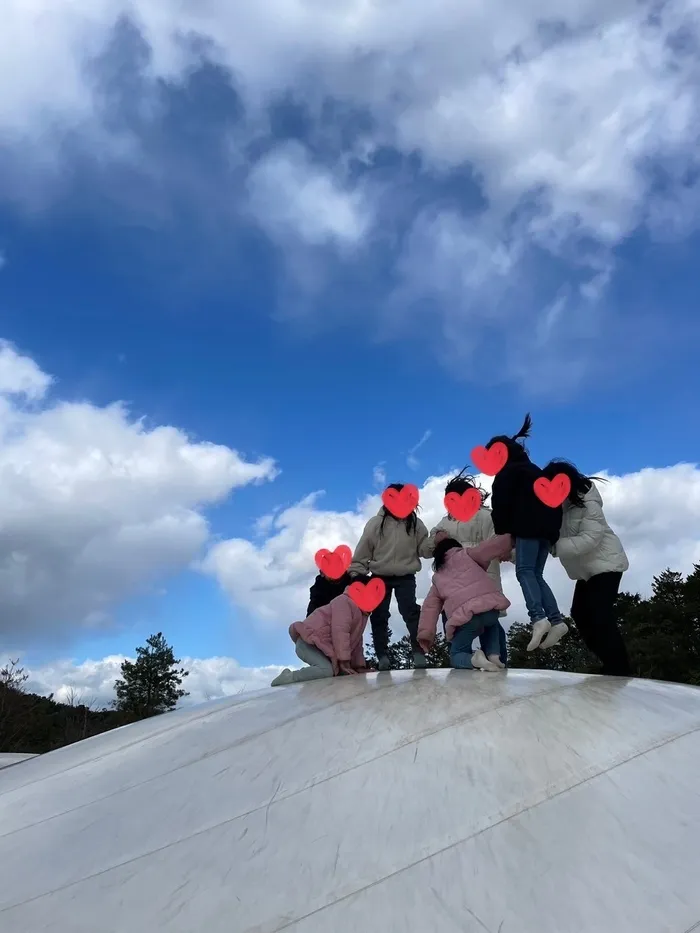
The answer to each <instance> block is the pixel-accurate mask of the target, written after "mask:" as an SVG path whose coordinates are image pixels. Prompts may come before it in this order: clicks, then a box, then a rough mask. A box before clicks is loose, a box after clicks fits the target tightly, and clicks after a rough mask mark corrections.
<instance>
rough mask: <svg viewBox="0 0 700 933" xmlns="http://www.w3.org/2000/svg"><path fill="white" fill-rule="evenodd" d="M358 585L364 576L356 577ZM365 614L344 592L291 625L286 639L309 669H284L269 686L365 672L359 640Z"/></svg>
mask: <svg viewBox="0 0 700 933" xmlns="http://www.w3.org/2000/svg"><path fill="white" fill-rule="evenodd" d="M356 579H358V580H359V581H360V582H361V583H367V582H368V581H369V577H368V576H362V577H356ZM367 619H368V614H367V613H366V612H363V611H362V610H361V609H360V607H359V606H358V605H357V604H356V603H355V602H353V600H352V599H350V597H349V596H348V595H347V591H346V592H345V593H341V594H340V596H336V597H335V599H332V600H331V601H330V603H328V605H327V606H321V607H319V608H318V609H315V610H314V611H313V612H312V613H311V615H310V616H308V617H307V618H306V619H305V620H304V622H293V623H292V624H291V625H290V627H289V636H290V638H291V639H292V641H293V642H294V643H295V644H296V653H297V657H298V658H300V659H301V660H302V661H304V662H305V663H306V664H308V665H309V667H303V668H302V669H301V670H299V671H290V669H289V668H288V667H286V668H285V669H284V670H283V671H282V672H281V673H280V674H279V675H278V676H277V677H275V679H274V680H273V681H272V683H271V684H270V686H271V687H279V686H282V685H283V684H291V683H300V682H302V681H306V680H320V679H321V678H323V677H337V675H338V674H362V673H365V672H366V670H367V662H366V661H365V655H364V651H363V650H362V638H363V635H364V632H365V628H366V627H367Z"/></svg>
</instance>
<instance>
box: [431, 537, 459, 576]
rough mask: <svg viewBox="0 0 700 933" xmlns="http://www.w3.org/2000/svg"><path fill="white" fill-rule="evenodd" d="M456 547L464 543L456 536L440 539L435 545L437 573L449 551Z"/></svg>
mask: <svg viewBox="0 0 700 933" xmlns="http://www.w3.org/2000/svg"><path fill="white" fill-rule="evenodd" d="M455 547H459V548H461V547H462V545H461V544H460V543H459V541H456V540H455V539H454V538H443V539H442V541H439V542H438V543H437V544H436V545H435V550H434V551H433V570H434V571H435V573H437V572H438V570H440V569H441V568H442V566H443V565H444V563H445V557H446V556H447V552H448V551H451V550H452V548H455Z"/></svg>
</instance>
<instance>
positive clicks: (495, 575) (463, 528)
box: [421, 473, 508, 666]
mask: <svg viewBox="0 0 700 933" xmlns="http://www.w3.org/2000/svg"><path fill="white" fill-rule="evenodd" d="M468 489H478V490H479V493H480V494H481V508H480V509H479V511H478V512H477V513H476V515H475V516H474V517H473V518H471V519H470V520H469V521H468V522H461V521H459V520H458V519H456V518H452V516H451V515H449V514H447V515H445V516H444V517H443V518H442V519H440V521H439V522H438V524H437V525H436V526H435V527H434V528H433V529H432V531H431V532H430V537H429V538H428V540H427V541H426V543H425V546H424V549H423V551H422V553H421V556H422V557H432V556H433V552H434V550H435V536H436V535H437V533H438V532H440V531H444V532H445V533H446V534H447V535H448V537H450V538H454V540H455V541H459V543H460V544H461V545H462V547H476V545H477V544H481V542H482V541H488V540H489V538H493V536H494V534H495V532H494V530H493V521H492V519H491V510H490V509H487V508H486V500H487V499H488V497H489V494H488V493H487V492H484V490H483V489H480V488H479V487H478V486H477V485H476V481H475V480H474V477H472V476H469V475H466V476H464V475H462V474H461V473H460V474H459V476H455V477H454V478H453V479H451V480H450V481H449V483H448V484H447V485H446V486H445V495H446V496H447V495H448V494H449V493H451V492H454V493H457V495H459V496H461V495H462V494H463V493H465V492H466V491H467V490H468ZM487 573H488V575H489V576H490V577H491V579H492V580H493V582H494V584H495V585H496V587H497V589H498V592H499V593H503V585H502V583H501V564H500V561H498V560H492V561H491V563H490V564H489V568H488V570H487ZM505 615H506V612H505V611H503V612H501V613H500V616H501V618H502V617H503V616H505ZM442 621H443V624H444V625H446V624H447V616H446V615H445V613H444V612H443V614H442ZM498 640H499V646H500V654H499V656H500V659H501V662H502V663H503V664H505V665H506V666H507V664H508V643H507V639H506V633H505V630H504V629H503V626H502V625H501V624H500V623H499V626H498Z"/></svg>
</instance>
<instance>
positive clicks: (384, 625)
mask: <svg viewBox="0 0 700 933" xmlns="http://www.w3.org/2000/svg"><path fill="white" fill-rule="evenodd" d="M382 579H383V580H384V584H385V586H386V593H385V594H384V599H383V600H382V601H381V602H380V603H379V605H378V606H377V608H376V609H375V610H374V612H373V613H372V615H371V616H370V622H371V623H372V643H373V645H374V653H375V654H376V656H377V660H378V661H380V662H381V660H382V658H386V654H387V649H388V647H389V605H390V603H391V591H392V586H391V579H392V578H391V577H383V578H382Z"/></svg>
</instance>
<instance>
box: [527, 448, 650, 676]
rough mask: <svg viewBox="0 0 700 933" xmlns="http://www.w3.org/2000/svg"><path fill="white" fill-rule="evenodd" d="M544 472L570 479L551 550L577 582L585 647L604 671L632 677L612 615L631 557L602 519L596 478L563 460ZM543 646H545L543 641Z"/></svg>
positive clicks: (577, 619)
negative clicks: (557, 533) (568, 491)
mask: <svg viewBox="0 0 700 933" xmlns="http://www.w3.org/2000/svg"><path fill="white" fill-rule="evenodd" d="M543 472H544V473H545V476H547V477H548V478H549V479H550V480H551V479H552V478H553V477H554V476H556V475H557V474H559V473H564V474H566V476H568V477H569V479H570V480H571V492H570V493H569V495H568V497H567V499H566V501H565V502H564V517H563V521H562V526H561V534H560V537H559V540H558V541H557V543H556V544H555V546H554V548H553V551H552V552H553V554H554V556H555V557H558V558H559V560H560V561H561V564H562V566H563V567H564V570H566V572H567V574H568V575H569V577H570V578H571V579H572V580H576V587H575V588H574V598H573V602H572V604H571V618H572V619H573V620H574V623H575V624H576V628H577V629H578V631H579V633H580V635H581V638H582V639H583V641H584V642H585V644H586V646H587V647H588V649H589V650H590V651H591V652H592V653H593V654H594V655H596V657H597V658H598V659H599V660H600V661H601V662H602V665H603V669H602V673H603V674H609V675H611V676H617V677H630V676H631V675H632V669H631V666H630V662H629V657H628V655H627V648H626V647H625V642H624V639H623V638H622V634H621V633H620V630H619V628H618V626H617V621H616V618H615V600H616V598H617V594H618V592H619V589H620V581H621V580H622V574H623V573H624V572H625V571H626V570H628V569H629V561H628V559H627V555H626V554H625V550H624V548H623V546H622V542H621V541H620V539H619V538H618V536H617V535H616V534H615V532H614V531H613V530H612V528H611V527H610V525H608V523H607V521H606V519H605V514H604V513H603V500H602V498H601V495H600V493H599V492H598V489H597V487H596V485H595V483H594V482H593V480H596V479H599V477H591V476H584V475H583V474H582V473H579V471H578V470H577V469H576V467H575V466H573V464H571V463H568V462H567V461H566V460H552V461H551V462H550V463H548V464H547V466H546V467H545V468H544V471H543ZM562 624H563V623H562ZM552 631H553V630H552ZM550 634H552V633H550ZM547 638H549V635H548V636H547ZM542 647H543V648H546V647H547V639H545V640H544V642H543V643H542Z"/></svg>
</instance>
